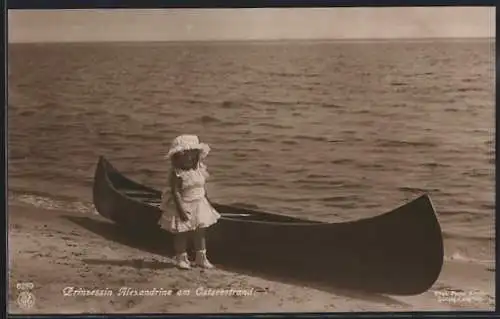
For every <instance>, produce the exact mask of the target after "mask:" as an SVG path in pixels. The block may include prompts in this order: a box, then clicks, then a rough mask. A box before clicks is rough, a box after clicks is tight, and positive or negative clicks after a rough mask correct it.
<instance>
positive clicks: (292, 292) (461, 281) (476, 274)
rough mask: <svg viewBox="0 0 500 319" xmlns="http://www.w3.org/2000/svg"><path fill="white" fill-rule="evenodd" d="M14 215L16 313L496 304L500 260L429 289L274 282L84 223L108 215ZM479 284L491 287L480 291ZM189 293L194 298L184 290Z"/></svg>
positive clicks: (22, 211)
mask: <svg viewBox="0 0 500 319" xmlns="http://www.w3.org/2000/svg"><path fill="white" fill-rule="evenodd" d="M8 218H9V266H10V267H9V289H10V294H9V312H10V313H220V312H224V313H241V312H254V313H255V312H336V311H420V310H422V311H429V310H493V309H494V297H493V296H494V276H495V273H494V271H495V269H494V265H479V264H472V263H466V262H446V264H445V266H444V268H443V272H442V274H441V277H440V278H439V280H438V282H437V283H436V284H435V285H434V287H433V288H432V289H431V290H430V291H428V292H426V293H423V294H421V295H417V296H409V297H399V296H381V295H378V296H374V295H363V294H359V293H354V292H349V293H348V292H340V291H335V290H333V289H327V288H325V289H323V288H317V287H316V288H312V287H304V286H303V285H297V284H295V285H292V284H290V283H279V282H273V281H269V280H265V279H261V278H257V277H252V276H249V275H242V274H236V273H231V272H227V271H224V270H219V269H214V270H208V271H202V270H200V269H193V270H191V271H181V270H178V269H177V268H175V267H174V266H173V263H172V259H170V258H168V257H165V256H160V255H157V254H153V253H149V252H146V251H144V250H140V249H137V248H133V247H131V246H128V245H124V244H121V243H119V242H118V241H112V240H109V239H106V238H105V237H103V236H101V235H100V234H98V232H96V231H91V230H89V228H86V227H82V226H81V225H83V224H84V223H85V222H86V223H87V224H89V225H90V224H93V225H100V227H101V230H103V231H105V230H106V229H112V228H111V225H110V223H109V222H107V221H105V220H104V219H102V218H101V217H99V216H98V215H91V214H82V213H79V212H72V211H62V210H47V209H41V208H37V207H30V206H24V205H22V204H16V205H10V207H9V214H8ZM78 221H79V222H78ZM106 227H107V228H106ZM332 253H334V252H332ZM263 262H265V260H263ZM23 283H32V284H33V287H32V288H31V289H29V292H30V293H31V294H32V296H33V297H34V299H30V300H31V301H32V302H31V303H29V302H27V303H26V302H25V303H22V302H19V301H22V300H25V301H26V300H27V299H22V298H20V297H19V296H20V295H22V296H26V294H24V295H23V294H22V291H23V290H22V289H21V288H22V287H18V284H23ZM67 287H73V289H74V290H73V293H72V294H71V295H70V296H65V295H64V293H63V292H66V293H68V292H69V291H68V288H67ZM123 287H128V288H130V289H131V290H128V293H127V294H123V295H120V288H123ZM200 287H201V288H202V290H203V291H204V292H206V291H207V289H209V288H213V289H230V288H232V289H235V290H240V291H242V292H244V293H247V294H249V296H199V295H197V294H196V292H197V291H198V292H200V291H201V290H200ZM65 288H66V289H65ZM155 288H156V289H157V291H163V293H167V292H168V291H169V290H171V293H172V295H160V296H134V295H132V294H133V293H132V291H138V292H139V291H140V290H149V291H151V290H153V289H155ZM447 288H455V290H453V291H450V290H446V289H447ZM458 288H460V289H462V291H460V290H457V289H458ZM26 289H28V288H26ZM84 289H86V290H92V289H94V290H95V289H99V290H104V291H105V292H107V293H108V295H105V296H83V295H82V294H83V290H84ZM197 289H198V290H197ZM475 290H478V291H481V292H483V293H484V294H479V293H475V292H474V291H475ZM25 291H26V290H25ZM122 291H123V290H122ZM187 292H189V293H190V295H189V296H185V295H183V296H178V295H177V293H180V294H186V293H187ZM109 294H112V295H109ZM23 305H24V306H23Z"/></svg>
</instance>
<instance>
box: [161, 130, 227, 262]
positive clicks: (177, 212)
mask: <svg viewBox="0 0 500 319" xmlns="http://www.w3.org/2000/svg"><path fill="white" fill-rule="evenodd" d="M209 151H210V147H209V146H208V145H207V144H205V143H200V141H199V139H198V136H196V135H181V136H178V137H176V138H175V139H174V140H173V142H172V145H171V148H170V150H169V152H168V154H167V156H166V157H167V158H169V159H170V160H171V162H172V171H171V173H170V178H169V179H170V188H167V189H165V191H164V192H163V196H162V206H161V207H162V210H163V212H164V213H163V217H162V225H163V226H164V227H165V228H166V229H167V230H168V231H170V232H172V233H173V234H174V249H175V253H176V262H177V266H178V267H179V268H181V269H190V268H191V264H190V262H189V259H188V256H187V253H186V248H187V241H188V239H189V237H191V236H193V237H194V238H193V239H194V247H195V250H196V259H195V264H196V265H197V266H200V267H203V268H213V267H214V266H213V265H212V264H211V263H210V262H209V261H208V259H207V255H206V245H205V228H207V227H209V226H210V225H213V224H214V223H216V222H217V220H218V219H219V217H220V214H219V213H218V212H217V211H216V210H215V209H214V208H213V207H212V206H211V205H210V203H209V202H208V200H207V197H206V190H205V183H206V180H207V178H208V176H209V174H208V172H207V167H206V166H205V165H204V164H203V163H202V160H203V159H204V158H205V157H206V156H207V155H208V152H209Z"/></svg>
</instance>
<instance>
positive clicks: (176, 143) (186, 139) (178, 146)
mask: <svg viewBox="0 0 500 319" xmlns="http://www.w3.org/2000/svg"><path fill="white" fill-rule="evenodd" d="M186 150H200V151H201V154H200V156H201V157H202V158H204V157H206V156H207V155H208V153H209V152H210V146H208V144H205V143H200V140H199V139H198V136H196V135H189V134H184V135H180V136H177V137H176V138H175V139H174V140H173V141H172V145H171V146H170V150H169V151H168V153H167V155H166V156H165V157H166V158H170V157H172V155H174V154H175V153H178V152H182V151H186Z"/></svg>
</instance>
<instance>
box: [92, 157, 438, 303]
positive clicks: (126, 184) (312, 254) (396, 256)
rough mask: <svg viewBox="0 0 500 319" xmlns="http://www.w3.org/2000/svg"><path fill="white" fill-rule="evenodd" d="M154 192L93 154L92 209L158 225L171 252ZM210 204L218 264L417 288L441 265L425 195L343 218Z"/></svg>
mask: <svg viewBox="0 0 500 319" xmlns="http://www.w3.org/2000/svg"><path fill="white" fill-rule="evenodd" d="M160 197H161V193H160V192H159V191H157V190H154V189H152V188H149V187H146V186H143V185H141V184H138V183H136V182H134V181H132V180H130V179H128V178H126V177H124V176H123V175H121V174H120V173H119V172H118V171H117V170H116V169H115V168H114V167H113V166H112V165H111V164H110V163H109V162H108V161H106V160H105V159H104V158H102V157H101V158H100V160H99V163H98V165H97V169H96V176H95V182H94V204H95V207H96V209H97V211H98V212H99V213H100V214H101V215H102V216H104V217H106V218H108V219H110V220H112V221H114V222H115V223H117V224H118V225H122V226H123V227H124V228H126V229H128V231H130V236H137V237H147V236H152V234H153V233H154V232H155V231H157V232H161V233H162V235H161V238H162V241H163V244H164V245H165V247H169V249H168V250H169V252H170V253H172V250H171V247H172V242H173V236H172V235H171V234H169V233H167V232H165V231H162V230H160V228H159V225H158V222H159V219H160V218H161V211H160V210H159V208H158V203H159V200H160ZM214 206H215V208H216V209H217V210H218V211H219V212H220V213H221V215H222V218H221V219H220V221H219V222H218V223H217V224H215V225H214V226H212V227H210V228H209V229H208V230H207V232H208V242H207V245H208V247H207V248H208V251H209V254H210V258H211V260H212V261H213V262H214V264H216V265H219V266H222V267H224V268H228V269H234V270H242V271H251V272H252V273H256V274H259V275H263V276H271V277H280V278H281V277H282V278H284V279H286V278H288V279H297V280H305V281H315V282H323V283H325V284H328V285H331V286H335V287H339V288H346V289H356V290H363V291H367V292H373V293H385V294H394V295H414V294H419V293H422V292H424V291H426V290H428V289H429V288H430V287H431V286H432V285H433V284H434V282H435V281H436V279H437V278H438V276H439V274H440V272H441V268H442V264H443V254H444V252H443V240H442V233H441V228H440V225H439V223H438V220H437V218H436V214H435V210H434V207H433V205H432V202H431V200H430V198H429V196H427V195H423V196H421V197H419V198H417V199H415V200H413V201H411V202H409V203H407V204H406V205H403V206H401V207H399V208H397V209H395V210H393V211H391V212H388V213H386V214H383V215H379V216H376V217H373V218H367V219H362V220H358V221H353V222H343V223H322V222H316V221H309V220H304V219H299V218H295V217H288V216H282V215H277V214H271V213H266V212H259V211H254V210H248V209H243V208H236V207H232V206H227V205H218V204H214ZM243 214H244V215H243Z"/></svg>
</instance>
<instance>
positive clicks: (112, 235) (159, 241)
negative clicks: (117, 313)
mask: <svg viewBox="0 0 500 319" xmlns="http://www.w3.org/2000/svg"><path fill="white" fill-rule="evenodd" d="M62 217H63V218H65V219H67V220H69V221H70V222H72V223H74V224H76V225H78V226H80V227H82V228H84V229H86V230H88V231H90V232H92V233H95V234H97V235H99V236H101V237H103V238H105V239H107V240H110V241H114V242H117V243H120V244H122V245H126V246H129V247H132V248H136V249H140V250H143V251H147V252H149V253H153V254H158V255H160V256H166V257H171V256H172V253H173V251H172V249H171V247H170V246H172V245H171V244H170V243H169V241H168V240H167V239H166V238H167V234H166V232H165V231H163V230H161V229H158V230H153V231H151V232H149V233H148V234H147V235H144V236H136V237H134V236H132V235H131V234H130V233H127V232H126V231H124V230H123V229H121V228H119V227H118V226H117V225H115V224H113V223H111V222H107V221H103V220H98V219H95V218H90V217H80V216H78V217H76V216H62ZM84 262H87V263H88V264H106V265H117V266H130V267H134V268H152V269H168V268H173V267H174V265H173V264H170V263H162V262H147V261H142V260H139V259H134V260H114V261H113V260H95V259H86V260H84ZM263 265H264V263H263ZM219 269H222V270H226V271H232V272H238V273H242V274H246V275H250V276H258V277H260V278H262V279H267V280H271V281H278V282H283V283H288V284H292V285H298V286H303V287H310V288H313V289H317V290H321V291H324V292H328V293H332V294H335V295H337V296H343V297H348V298H353V299H359V300H364V301H368V302H374V303H383V304H386V305H389V306H396V307H407V306H409V304H407V303H404V302H401V301H399V300H396V299H394V298H391V297H389V296H386V295H382V294H373V293H365V292H362V291H353V290H346V289H339V288H337V287H335V286H333V285H328V284H325V283H318V282H312V281H308V280H307V279H304V280H297V279H296V278H283V277H279V276H276V275H269V274H266V273H264V271H265V270H264V269H263V270H262V272H261V273H259V272H258V271H257V270H252V271H249V270H242V269H233V268H229V267H219Z"/></svg>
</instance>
